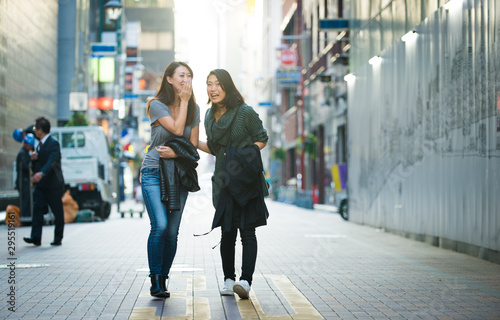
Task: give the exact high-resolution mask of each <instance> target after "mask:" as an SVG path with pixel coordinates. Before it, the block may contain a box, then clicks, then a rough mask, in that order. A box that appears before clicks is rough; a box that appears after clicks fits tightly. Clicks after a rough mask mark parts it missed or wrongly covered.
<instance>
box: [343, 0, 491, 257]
mask: <svg viewBox="0 0 500 320" xmlns="http://www.w3.org/2000/svg"><path fill="white" fill-rule="evenodd" d="M375 4H376V5H375ZM351 24H352V25H353V26H354V27H353V28H352V29H351V36H350V38H351V44H352V47H351V49H350V71H351V73H352V75H351V76H350V80H349V81H348V97H349V99H348V101H349V102H348V119H349V128H348V137H349V138H348V139H349V144H348V145H349V157H348V159H349V161H348V170H349V177H348V191H349V215H350V219H351V220H352V221H354V222H357V223H362V224H367V225H371V226H375V227H379V228H383V229H386V230H389V231H392V232H394V233H397V234H401V235H405V236H408V237H412V238H415V239H419V240H423V241H427V242H429V243H432V244H434V245H436V246H441V247H444V248H449V249H453V250H457V251H460V252H464V253H468V254H472V255H475V256H478V257H482V258H485V259H489V260H492V261H496V262H498V261H500V255H499V250H500V238H499V237H498V234H499V233H498V232H499V231H498V230H500V216H499V214H498V213H499V212H500V198H499V197H498V194H499V192H500V183H499V181H500V161H499V157H500V126H499V123H500V103H499V101H500V90H499V86H500V76H499V73H498V70H499V68H500V38H499V34H498V32H497V31H498V30H499V27H500V5H499V3H498V1H493V0H489V1H488V0H486V1H475V0H471V1H463V0H453V1H418V0H414V1H405V2H402V1H382V2H378V1H377V2H375V1H372V2H371V6H366V3H365V2H364V1H355V2H354V3H353V4H352V16H351Z"/></svg>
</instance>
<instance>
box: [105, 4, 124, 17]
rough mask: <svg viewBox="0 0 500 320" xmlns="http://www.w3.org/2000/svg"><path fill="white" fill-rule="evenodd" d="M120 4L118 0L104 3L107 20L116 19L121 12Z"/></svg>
mask: <svg viewBox="0 0 500 320" xmlns="http://www.w3.org/2000/svg"><path fill="white" fill-rule="evenodd" d="M122 8H123V6H122V4H121V2H120V1H119V0H110V1H108V2H107V3H106V4H105V5H104V10H105V11H106V16H107V17H108V19H109V20H112V21H116V20H118V18H120V15H121V14H122Z"/></svg>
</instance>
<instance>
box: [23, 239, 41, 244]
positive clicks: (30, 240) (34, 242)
mask: <svg viewBox="0 0 500 320" xmlns="http://www.w3.org/2000/svg"><path fill="white" fill-rule="evenodd" d="M23 240H24V242H26V243H31V244H34V245H35V246H39V245H41V243H40V240H38V241H36V240H33V239H31V238H23Z"/></svg>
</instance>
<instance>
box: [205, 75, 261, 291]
mask: <svg viewBox="0 0 500 320" xmlns="http://www.w3.org/2000/svg"><path fill="white" fill-rule="evenodd" d="M207 94H208V98H209V100H208V102H209V103H211V108H209V109H208V110H207V112H206V115H205V122H204V124H205V130H206V133H207V142H203V141H200V142H199V143H198V149H200V150H202V151H204V152H207V153H210V154H213V155H214V156H215V157H216V161H215V171H214V175H213V177H212V186H213V194H212V201H213V205H214V207H215V208H216V213H215V217H214V221H213V225H212V227H213V228H215V227H218V226H220V227H221V229H222V238H221V247H220V253H221V258H222V268H223V271H224V285H223V288H222V290H221V295H233V294H234V292H236V293H237V294H238V295H239V296H240V298H242V299H248V296H249V292H250V287H251V285H252V277H253V273H254V271H255V263H256V259H257V238H256V236H255V228H256V227H259V226H262V225H265V224H266V220H267V217H268V211H267V208H266V205H265V203H264V197H265V196H267V195H268V194H269V192H268V187H267V183H266V181H265V178H264V175H263V168H262V159H261V156H260V150H261V149H262V148H264V147H265V146H266V144H267V141H268V135H267V131H266V130H265V129H264V127H263V126H262V121H261V120H260V118H259V115H258V114H257V113H256V112H255V110H254V109H253V108H252V107H250V106H248V105H247V104H246V103H245V101H244V99H243V97H242V95H241V94H240V92H239V91H238V89H237V88H236V86H235V85H234V82H233V80H232V78H231V76H230V74H229V73H228V72H227V71H226V70H224V69H216V70H213V71H211V72H210V74H209V75H208V77H207ZM238 230H239V231H240V237H241V242H242V246H243V259H242V268H241V276H240V279H239V281H237V282H236V275H235V266H234V263H235V245H236V236H237V232H238Z"/></svg>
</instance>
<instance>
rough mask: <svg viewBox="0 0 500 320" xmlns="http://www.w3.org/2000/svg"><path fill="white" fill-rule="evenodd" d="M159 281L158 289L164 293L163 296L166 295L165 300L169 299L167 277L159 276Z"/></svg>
mask: <svg viewBox="0 0 500 320" xmlns="http://www.w3.org/2000/svg"><path fill="white" fill-rule="evenodd" d="M159 277H160V278H159V280H160V288H161V289H162V290H163V292H165V294H166V295H167V298H169V297H170V292H168V291H167V279H168V277H166V276H162V275H160V276H159Z"/></svg>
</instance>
